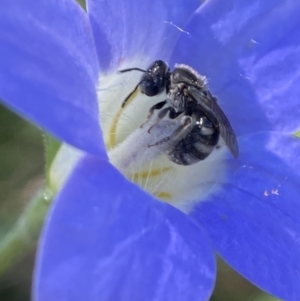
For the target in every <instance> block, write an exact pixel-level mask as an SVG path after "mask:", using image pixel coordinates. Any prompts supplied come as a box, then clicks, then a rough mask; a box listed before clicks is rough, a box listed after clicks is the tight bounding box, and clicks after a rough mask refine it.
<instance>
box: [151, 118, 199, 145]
mask: <svg viewBox="0 0 300 301" xmlns="http://www.w3.org/2000/svg"><path fill="white" fill-rule="evenodd" d="M180 123H181V124H180V126H179V127H178V128H177V129H176V130H175V131H174V132H173V133H172V134H171V135H170V136H167V137H164V138H163V139H161V140H159V141H157V142H156V143H154V144H149V145H148V147H149V148H150V147H152V146H158V145H161V144H163V143H166V142H168V141H170V148H173V147H174V145H176V144H177V143H178V142H179V141H180V140H182V138H183V137H185V136H186V135H187V134H188V133H189V132H190V131H191V129H192V128H193V127H194V125H195V124H194V123H193V119H192V118H191V117H190V116H183V117H181V120H180ZM152 127H153V126H152Z"/></svg>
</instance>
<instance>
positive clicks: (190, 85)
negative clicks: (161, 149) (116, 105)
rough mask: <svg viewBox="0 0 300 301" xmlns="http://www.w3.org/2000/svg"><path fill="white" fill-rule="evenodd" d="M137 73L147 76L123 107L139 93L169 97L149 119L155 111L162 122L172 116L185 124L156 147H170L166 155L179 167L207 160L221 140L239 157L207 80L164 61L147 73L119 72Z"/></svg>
mask: <svg viewBox="0 0 300 301" xmlns="http://www.w3.org/2000/svg"><path fill="white" fill-rule="evenodd" d="M134 70H136V71H141V72H143V75H142V76H141V79H140V81H139V82H138V84H137V85H136V87H135V88H134V90H133V91H132V92H131V93H130V94H129V95H128V96H127V97H126V99H125V100H124V101H123V104H122V107H124V106H125V105H126V102H127V101H128V100H129V99H130V98H131V96H132V95H133V94H134V93H136V91H137V90H138V89H139V90H140V92H141V93H143V94H145V95H147V96H149V97H152V96H156V95H159V94H161V93H163V92H165V93H166V99H165V100H164V101H161V102H158V103H156V104H155V105H153V106H152V107H151V108H150V110H149V115H148V119H149V118H150V117H151V116H152V114H153V113H154V111H155V110H159V113H158V119H162V118H164V117H165V116H166V115H167V114H168V117H169V118H170V119H174V120H178V119H180V120H181V126H180V127H179V128H178V129H177V130H176V131H175V132H174V133H172V134H171V135H170V136H169V137H167V139H164V140H163V141H158V142H157V143H156V145H159V144H160V143H166V142H167V143H169V148H168V149H167V151H166V155H167V156H168V157H169V159H170V160H171V161H173V162H175V163H176V164H179V165H191V164H195V163H197V162H199V161H200V160H204V159H206V158H207V157H208V156H209V155H210V154H211V152H212V151H213V150H214V149H215V148H218V143H219V139H220V136H221V137H222V138H223V140H224V142H225V144H226V145H227V147H228V148H229V150H230V151H231V153H232V155H233V156H234V157H235V158H237V157H238V154H239V150H238V142H237V139H236V135H235V133H234V131H233V129H232V126H231V125H230V122H229V121H228V119H227V117H226V115H225V114H224V112H223V111H222V109H221V108H220V107H219V105H218V103H217V98H216V97H214V96H212V94H211V93H210V91H209V89H208V87H207V81H206V78H205V77H204V76H202V75H200V74H198V73H197V72H196V71H195V70H194V69H193V68H191V67H190V66H188V65H184V64H176V65H175V68H174V70H173V71H171V70H170V68H169V66H168V64H167V63H166V62H164V61H162V60H157V61H154V62H153V63H152V64H151V65H150V66H149V67H148V68H147V70H143V69H140V68H130V69H124V70H120V71H119V72H121V73H123V72H128V71H134ZM150 130H151V128H150ZM150 130H148V132H150Z"/></svg>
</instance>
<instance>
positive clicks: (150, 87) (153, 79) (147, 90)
mask: <svg viewBox="0 0 300 301" xmlns="http://www.w3.org/2000/svg"><path fill="white" fill-rule="evenodd" d="M164 88H165V86H164V80H163V78H162V77H160V76H154V75H152V76H151V75H150V74H145V75H144V77H143V79H142V81H141V83H140V91H141V93H143V94H146V95H147V96H155V95H157V94H159V93H161V92H163V90H164Z"/></svg>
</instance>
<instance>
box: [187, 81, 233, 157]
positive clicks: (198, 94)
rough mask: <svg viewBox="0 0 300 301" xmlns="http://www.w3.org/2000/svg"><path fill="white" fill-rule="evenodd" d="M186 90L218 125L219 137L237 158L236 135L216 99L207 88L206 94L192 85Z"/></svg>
mask: <svg viewBox="0 0 300 301" xmlns="http://www.w3.org/2000/svg"><path fill="white" fill-rule="evenodd" d="M188 92H189V94H190V96H191V97H192V98H193V99H195V100H196V101H197V103H198V105H199V106H200V107H201V108H202V110H203V112H204V113H205V114H206V115H207V117H208V118H209V119H210V120H211V121H212V122H213V123H214V124H215V125H216V126H219V128H220V134H221V137H222V138H223V139H224V141H225V143H226V144H227V146H228V147H229V149H230V151H231V153H232V154H233V156H234V157H235V158H237V157H238V155H239V147H238V143H237V139H236V135H235V133H234V131H233V129H232V127H231V124H230V122H229V120H228V119H227V117H226V115H225V114H224V112H223V111H222V109H221V108H220V107H219V105H218V103H217V99H216V98H215V97H213V96H212V95H211V94H210V92H209V91H208V90H206V92H207V96H206V95H204V93H203V92H202V91H201V90H200V89H199V88H197V87H193V86H188Z"/></svg>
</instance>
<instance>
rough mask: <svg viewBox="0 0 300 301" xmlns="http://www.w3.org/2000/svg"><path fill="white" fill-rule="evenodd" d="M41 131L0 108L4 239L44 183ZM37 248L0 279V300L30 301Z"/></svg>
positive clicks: (0, 222) (0, 208)
mask: <svg viewBox="0 0 300 301" xmlns="http://www.w3.org/2000/svg"><path fill="white" fill-rule="evenodd" d="M43 173H44V147H43V136H42V134H41V131H40V130H39V129H37V128H36V127H34V126H32V125H31V124H30V123H28V122H26V121H24V120H23V119H21V118H19V117H18V116H16V115H15V114H13V113H11V112H10V111H9V110H8V109H6V108H5V107H3V106H1V105H0V240H2V239H3V237H4V235H5V234H6V233H8V231H9V230H10V229H11V228H12V226H13V225H14V223H15V221H16V220H17V218H18V216H19V215H20V213H22V212H23V210H24V209H25V207H26V204H27V203H28V201H29V200H30V199H31V198H32V197H33V196H34V195H35V193H36V191H37V190H38V189H40V188H42V187H43V184H44V175H43ZM34 252H35V246H32V248H31V249H30V250H28V251H26V252H24V256H23V257H22V258H20V260H18V261H17V262H16V263H15V264H14V266H13V267H11V268H10V269H9V270H8V271H7V273H5V275H3V276H0V301H6V300H7V301H28V300H30V286H31V274H32V267H33V262H34Z"/></svg>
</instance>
